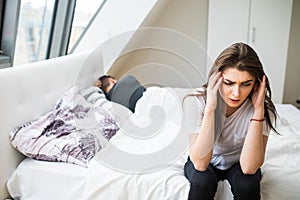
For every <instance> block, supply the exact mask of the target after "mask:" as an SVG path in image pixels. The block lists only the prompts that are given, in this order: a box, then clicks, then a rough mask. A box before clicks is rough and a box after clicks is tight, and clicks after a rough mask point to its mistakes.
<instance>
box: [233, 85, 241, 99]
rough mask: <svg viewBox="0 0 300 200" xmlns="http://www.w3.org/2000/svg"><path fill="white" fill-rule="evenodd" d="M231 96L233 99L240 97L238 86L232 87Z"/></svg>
mask: <svg viewBox="0 0 300 200" xmlns="http://www.w3.org/2000/svg"><path fill="white" fill-rule="evenodd" d="M232 94H233V96H234V97H239V95H240V87H239V86H238V85H236V86H234V88H233V90H232Z"/></svg>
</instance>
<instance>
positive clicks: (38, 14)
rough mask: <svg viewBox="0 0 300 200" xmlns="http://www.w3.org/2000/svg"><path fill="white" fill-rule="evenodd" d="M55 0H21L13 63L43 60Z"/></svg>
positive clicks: (19, 63)
mask: <svg viewBox="0 0 300 200" xmlns="http://www.w3.org/2000/svg"><path fill="white" fill-rule="evenodd" d="M54 4H55V0H21V7H20V14H19V24H18V32H17V39H16V47H15V55H14V65H21V64H25V63H29V62H35V61H39V60H44V59H45V58H46V54H47V48H48V43H49V42H48V41H49V36H50V31H51V30H50V29H51V23H52V18H53V13H54Z"/></svg>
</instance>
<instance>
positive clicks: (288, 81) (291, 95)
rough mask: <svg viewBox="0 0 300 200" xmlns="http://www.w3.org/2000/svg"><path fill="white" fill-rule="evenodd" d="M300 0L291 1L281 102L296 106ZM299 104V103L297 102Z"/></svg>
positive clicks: (299, 96) (299, 70)
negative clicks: (286, 59)
mask: <svg viewBox="0 0 300 200" xmlns="http://www.w3.org/2000/svg"><path fill="white" fill-rule="evenodd" d="M299 52H300V1H297V0H294V1H293V10H292V21H291V30H290V41H289V48H288V61H287V68H286V76H285V86H284V99H283V103H291V104H294V105H296V106H297V104H296V100H297V99H299V100H300V87H299V86H300V57H299ZM298 106H299V104H298Z"/></svg>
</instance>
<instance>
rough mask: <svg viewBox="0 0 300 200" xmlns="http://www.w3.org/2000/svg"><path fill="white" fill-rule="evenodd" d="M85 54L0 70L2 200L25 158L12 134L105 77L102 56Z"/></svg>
mask: <svg viewBox="0 0 300 200" xmlns="http://www.w3.org/2000/svg"><path fill="white" fill-rule="evenodd" d="M98 54H99V53H95V52H93V53H83V54H75V55H68V56H63V57H59V58H54V59H50V60H46V61H42V62H36V63H32V64H27V65H23V66H17V67H11V68H6V69H1V70H0V92H1V98H0V199H1V200H2V199H4V198H6V197H8V196H9V195H8V193H7V190H6V182H7V180H8V178H9V176H10V175H11V173H12V172H13V170H14V169H15V168H16V166H17V165H18V163H19V162H20V161H21V160H22V159H23V158H24V157H23V156H22V155H21V154H20V153H18V152H17V151H16V150H14V149H13V148H12V147H11V145H10V143H9V138H8V134H9V132H10V131H12V130H13V129H14V128H16V127H17V126H19V125H21V124H23V123H25V122H28V121H29V120H33V119H37V118H38V117H39V116H41V115H42V114H44V113H46V112H48V111H49V110H50V109H51V108H52V107H53V106H54V104H55V102H56V101H57V100H58V99H59V97H61V95H62V94H63V93H64V92H65V91H66V90H67V89H69V88H70V87H72V86H74V85H87V86H88V85H93V84H94V83H95V80H96V79H97V78H98V77H99V75H101V74H102V73H103V66H102V56H101V55H98Z"/></svg>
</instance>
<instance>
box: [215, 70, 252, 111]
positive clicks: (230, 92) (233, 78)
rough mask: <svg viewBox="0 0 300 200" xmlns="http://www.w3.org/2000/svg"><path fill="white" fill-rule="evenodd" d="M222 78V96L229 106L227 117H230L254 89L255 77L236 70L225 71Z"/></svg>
mask: <svg viewBox="0 0 300 200" xmlns="http://www.w3.org/2000/svg"><path fill="white" fill-rule="evenodd" d="M222 76H223V83H222V85H221V87H220V95H221V97H222V98H223V99H224V101H225V103H226V105H227V108H226V115H227V116H229V115H231V114H232V113H233V112H234V111H236V110H237V109H238V108H239V107H240V106H241V105H242V104H243V102H244V101H245V100H246V99H247V97H248V95H249V94H250V92H251V91H252V88H253V87H254V83H255V77H254V76H252V75H251V74H250V73H249V72H247V71H240V70H238V69H236V68H227V69H225V70H224V71H223V73H222Z"/></svg>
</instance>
